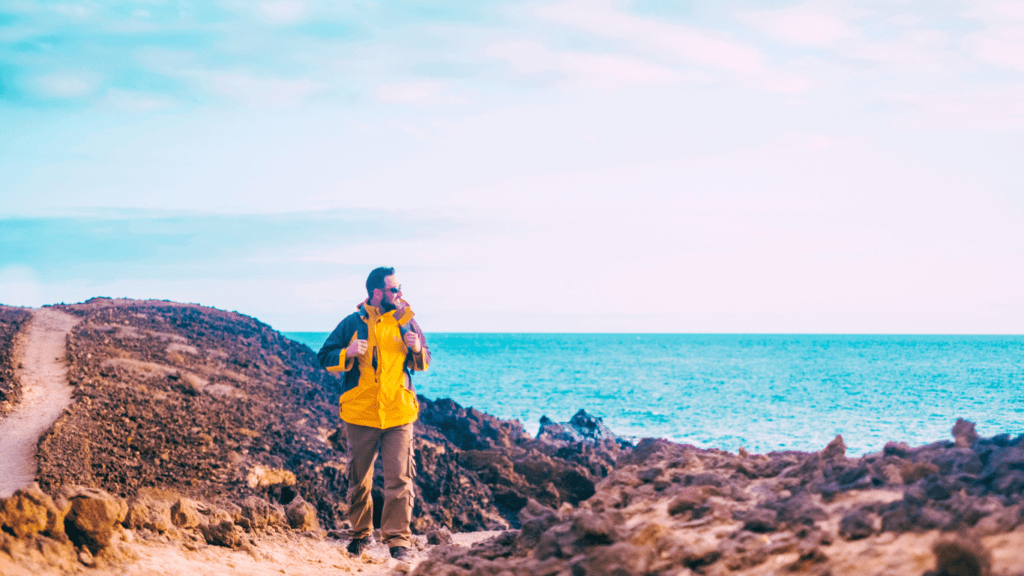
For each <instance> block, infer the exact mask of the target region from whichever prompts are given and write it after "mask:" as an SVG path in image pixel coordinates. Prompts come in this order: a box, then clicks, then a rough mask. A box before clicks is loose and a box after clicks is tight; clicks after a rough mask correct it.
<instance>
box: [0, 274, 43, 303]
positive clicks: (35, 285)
mask: <svg viewBox="0 0 1024 576" xmlns="http://www.w3.org/2000/svg"><path fill="white" fill-rule="evenodd" d="M0 304H7V305H8V306H41V305H43V304H45V302H43V300H42V285H41V284H40V282H39V278H38V276H37V275H36V272H35V270H33V269H32V268H29V267H27V266H5V267H3V268H0Z"/></svg>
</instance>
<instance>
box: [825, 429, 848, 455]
mask: <svg viewBox="0 0 1024 576" xmlns="http://www.w3.org/2000/svg"><path fill="white" fill-rule="evenodd" d="M845 457H846V442H843V436H842V435H841V434H840V435H837V436H836V437H835V438H834V439H833V440H832V441H831V442H829V443H828V446H825V449H824V450H822V451H821V458H822V459H823V460H835V459H836V458H845Z"/></svg>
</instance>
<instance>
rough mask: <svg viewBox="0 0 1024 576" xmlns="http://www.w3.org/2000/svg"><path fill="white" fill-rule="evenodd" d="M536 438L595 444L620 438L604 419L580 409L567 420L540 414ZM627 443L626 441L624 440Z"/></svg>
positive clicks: (556, 441) (549, 440)
mask: <svg viewBox="0 0 1024 576" xmlns="http://www.w3.org/2000/svg"><path fill="white" fill-rule="evenodd" d="M537 439H538V440H543V441H546V442H552V443H568V444H573V443H576V442H589V443H591V444H596V443H598V442H600V441H602V440H621V439H620V438H619V436H618V435H616V434H615V433H614V432H612V431H611V430H610V429H609V428H608V427H607V426H605V425H604V421H603V420H602V419H601V418H600V417H597V416H593V415H591V414H587V412H586V410H583V409H582V408H581V409H580V411H579V412H577V413H576V414H574V415H573V417H572V418H570V419H569V421H568V422H554V421H552V420H551V419H550V418H548V417H547V416H541V418H540V429H539V430H538V431H537ZM626 443H627V444H628V442H626Z"/></svg>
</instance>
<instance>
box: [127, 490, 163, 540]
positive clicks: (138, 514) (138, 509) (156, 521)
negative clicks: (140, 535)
mask: <svg viewBox="0 0 1024 576" xmlns="http://www.w3.org/2000/svg"><path fill="white" fill-rule="evenodd" d="M125 525H126V526H127V527H128V528H132V529H135V530H138V529H140V528H141V529H145V530H152V531H153V532H167V531H168V530H170V529H171V528H173V527H174V522H173V521H172V520H171V507H170V506H169V505H168V504H167V502H166V501H163V500H154V499H152V498H146V497H141V498H136V499H135V500H134V501H132V503H131V505H129V506H128V515H127V517H126V518H125Z"/></svg>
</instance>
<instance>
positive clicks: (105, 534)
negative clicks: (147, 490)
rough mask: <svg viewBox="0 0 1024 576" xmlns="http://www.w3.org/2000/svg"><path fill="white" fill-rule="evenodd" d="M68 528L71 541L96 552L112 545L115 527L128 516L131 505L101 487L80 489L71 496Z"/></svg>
mask: <svg viewBox="0 0 1024 576" xmlns="http://www.w3.org/2000/svg"><path fill="white" fill-rule="evenodd" d="M68 503H69V510H68V513H67V516H66V517H65V519H64V527H65V530H67V534H68V536H69V537H70V538H71V541H72V542H74V543H75V544H77V545H79V546H86V547H88V548H89V549H90V550H92V551H93V552H96V551H99V550H102V549H103V548H106V547H107V546H109V545H110V540H111V538H112V537H113V536H114V530H115V526H117V525H118V524H120V523H121V522H123V521H124V520H125V518H126V517H127V515H128V503H127V502H126V501H125V500H124V499H123V498H119V497H117V496H112V495H110V494H108V493H107V492H104V491H103V490H100V489H98V488H86V487H77V488H74V489H72V490H71V491H70V494H69V495H68Z"/></svg>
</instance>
